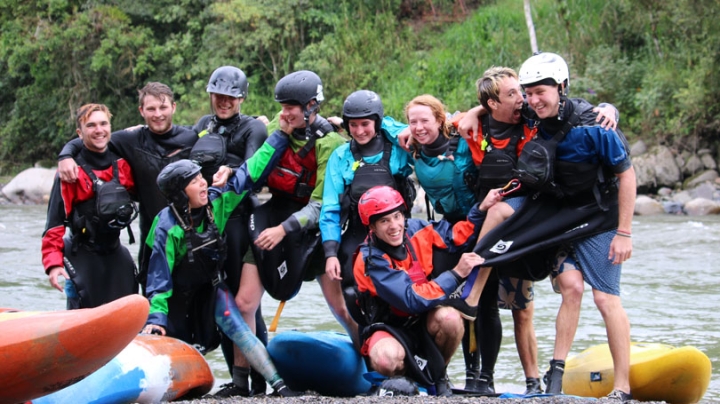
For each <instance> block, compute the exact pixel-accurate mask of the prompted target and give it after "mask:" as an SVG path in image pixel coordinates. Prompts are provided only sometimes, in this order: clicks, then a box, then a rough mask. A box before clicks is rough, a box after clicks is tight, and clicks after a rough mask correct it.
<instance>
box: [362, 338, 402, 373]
mask: <svg viewBox="0 0 720 404" xmlns="http://www.w3.org/2000/svg"><path fill="white" fill-rule="evenodd" d="M368 356H369V357H370V364H371V366H372V368H373V369H375V370H376V371H377V372H378V373H380V374H381V375H383V376H388V377H390V376H397V375H402V374H404V373H405V349H404V348H403V346H402V345H400V342H398V340H396V339H395V338H392V337H388V338H383V339H381V340H379V341H378V342H376V343H375V345H373V346H372V348H370V352H369V353H368Z"/></svg>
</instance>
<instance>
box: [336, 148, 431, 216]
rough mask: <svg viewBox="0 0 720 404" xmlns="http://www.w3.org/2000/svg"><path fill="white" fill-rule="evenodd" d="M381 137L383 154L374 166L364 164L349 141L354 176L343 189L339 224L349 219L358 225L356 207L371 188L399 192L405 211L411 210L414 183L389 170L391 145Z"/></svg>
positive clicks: (360, 155)
mask: <svg viewBox="0 0 720 404" xmlns="http://www.w3.org/2000/svg"><path fill="white" fill-rule="evenodd" d="M379 136H381V137H382V141H383V142H384V143H383V154H382V157H381V158H380V161H378V162H377V163H375V164H368V163H366V162H365V161H364V160H363V158H362V154H361V152H360V149H359V148H358V146H357V143H356V142H355V141H354V140H351V141H350V151H351V152H352V155H353V158H354V159H355V163H354V164H355V165H356V166H357V168H356V169H355V176H354V177H353V180H352V182H351V183H350V185H349V186H347V187H346V189H345V194H344V195H343V198H342V199H341V201H342V202H341V204H342V206H341V212H342V217H341V219H340V224H341V225H342V224H344V223H345V222H346V220H347V219H348V218H350V220H351V223H352V224H355V223H357V224H360V223H361V222H360V216H359V214H358V210H357V206H358V202H359V201H360V198H361V197H362V195H363V194H364V193H365V192H366V191H367V190H369V189H370V188H372V187H375V186H380V185H387V186H389V187H392V188H394V189H396V190H397V191H398V192H400V195H402V197H403V199H404V200H405V205H407V210H408V212H410V211H411V210H412V206H413V203H414V201H415V196H416V195H417V190H416V189H415V183H414V182H413V180H412V179H411V178H409V177H403V176H402V175H399V174H397V175H393V174H392V171H391V170H390V156H391V154H392V143H390V141H389V140H387V139H386V138H385V137H384V136H382V135H379Z"/></svg>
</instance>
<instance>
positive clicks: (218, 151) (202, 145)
mask: <svg viewBox="0 0 720 404" xmlns="http://www.w3.org/2000/svg"><path fill="white" fill-rule="evenodd" d="M213 119H214V117H213ZM209 126H211V127H212V121H211V124H210V125H209ZM221 129H222V130H223V131H222V132H214V131H210V130H208V131H207V132H206V133H204V134H201V135H200V137H199V138H198V141H197V142H195V145H194V146H193V148H192V150H190V160H192V161H194V162H196V163H197V164H198V165H199V166H200V167H202V175H203V178H205V180H206V181H210V183H212V176H213V174H215V173H216V172H217V170H218V169H219V168H220V166H221V165H223V164H225V160H226V159H227V140H226V139H225V136H223V133H225V131H224V129H225V127H221Z"/></svg>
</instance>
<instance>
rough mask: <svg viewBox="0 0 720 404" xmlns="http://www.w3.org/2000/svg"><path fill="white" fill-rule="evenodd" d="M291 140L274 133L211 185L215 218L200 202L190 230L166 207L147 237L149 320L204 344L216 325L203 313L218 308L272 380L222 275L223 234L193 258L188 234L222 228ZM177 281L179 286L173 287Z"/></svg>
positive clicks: (227, 329) (219, 318)
mask: <svg viewBox="0 0 720 404" xmlns="http://www.w3.org/2000/svg"><path fill="white" fill-rule="evenodd" d="M287 145H288V140H287V137H285V136H282V135H273V136H271V137H270V138H268V140H267V142H265V144H264V145H263V146H262V147H261V148H260V149H259V150H258V152H257V153H256V154H255V155H254V156H253V157H251V158H250V159H248V161H246V162H245V163H243V164H242V165H241V166H240V167H239V168H238V169H237V170H236V171H235V175H233V176H232V177H231V178H230V179H229V180H228V185H227V186H226V187H225V188H224V189H222V190H220V189H217V188H210V190H209V193H210V195H209V198H210V200H211V203H210V205H209V206H210V210H211V214H212V220H210V219H209V216H208V214H209V213H207V211H206V208H200V209H198V210H196V211H195V212H193V216H194V217H195V219H194V220H199V222H198V223H195V222H193V225H192V230H187V231H186V230H184V229H183V228H182V227H181V225H180V223H179V222H178V218H177V216H176V215H175V214H174V213H173V210H172V208H171V207H167V208H165V209H164V210H163V211H161V212H160V214H158V216H157V217H156V219H155V222H154V223H153V227H152V229H151V232H150V236H149V237H148V240H147V244H148V246H149V247H151V248H152V255H151V257H150V268H149V272H148V282H147V289H148V297H149V299H150V314H149V316H148V320H147V323H148V324H156V325H160V326H163V327H165V329H166V330H167V332H168V335H170V336H176V337H184V338H186V342H189V343H192V344H200V345H203V344H202V342H203V341H202V340H198V338H197V335H207V334H212V332H213V330H214V329H213V328H212V327H208V324H207V321H203V320H207V316H203V315H202V313H207V312H211V313H214V319H215V322H216V323H217V325H218V326H219V327H220V329H221V330H222V331H223V332H224V333H225V334H226V335H227V336H228V337H229V338H231V339H232V341H233V342H234V343H235V344H236V345H237V346H238V347H239V348H240V349H241V350H242V351H243V354H244V355H245V356H246V358H247V359H248V361H249V362H250V363H251V364H252V366H253V368H255V369H256V370H257V371H259V372H260V373H261V374H262V375H263V377H265V379H266V380H268V381H269V382H270V383H271V384H273V383H274V382H275V381H277V380H279V376H278V374H277V371H276V370H275V368H274V366H273V365H272V362H271V361H270V359H269V356H268V355H267V351H266V350H265V348H264V347H263V346H262V343H261V342H260V341H259V340H258V339H257V338H256V337H255V336H254V335H253V334H252V332H251V331H250V329H249V328H248V326H247V324H245V322H244V321H243V319H242V316H241V315H240V312H239V310H238V309H237V306H236V305H235V300H234V297H233V295H232V294H231V293H230V291H229V290H228V288H227V286H226V285H225V283H224V281H223V280H222V278H223V276H222V272H221V268H220V267H221V264H220V261H221V258H222V257H218V256H217V255H222V253H223V251H221V249H219V248H218V247H216V246H218V245H220V244H221V243H220V242H219V241H220V239H219V238H218V237H215V238H214V239H212V237H210V238H209V239H208V241H210V242H211V243H207V245H205V244H204V247H201V246H198V247H196V248H193V262H190V261H189V254H188V241H190V242H191V246H193V247H194V244H193V243H192V239H188V237H195V234H197V235H199V236H202V235H206V234H208V231H209V230H212V228H216V229H217V232H218V234H222V233H223V232H224V230H225V229H226V227H227V225H228V224H229V221H230V217H231V216H232V214H233V212H234V211H235V209H236V208H237V206H238V205H239V204H241V203H242V202H243V200H245V198H247V196H248V193H249V191H250V189H251V188H252V187H253V186H255V185H256V184H258V183H261V182H262V181H264V179H265V178H266V177H267V175H268V173H269V171H270V167H272V166H273V165H274V164H276V163H277V160H278V159H279V158H280V155H281V154H282V152H283V151H284V150H285V148H286V147H287ZM213 241H216V242H213ZM213 262H214V265H213ZM176 285H177V286H178V288H180V289H181V290H175V287H176ZM214 286H217V287H214ZM208 303H210V304H209V306H210V307H211V309H210V310H208V309H205V310H197V309H198V308H206V307H207V306H208ZM213 306H214V307H213ZM170 308H172V309H173V310H170ZM213 327H214V326H213ZM177 330H181V331H185V333H184V335H173V331H177ZM196 331H197V332H196ZM201 348H205V349H208V348H209V347H208V346H203V347H201Z"/></svg>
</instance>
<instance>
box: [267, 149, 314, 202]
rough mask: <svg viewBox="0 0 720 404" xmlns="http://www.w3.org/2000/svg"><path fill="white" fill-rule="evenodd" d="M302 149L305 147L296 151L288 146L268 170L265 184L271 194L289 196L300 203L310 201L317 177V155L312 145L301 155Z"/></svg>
mask: <svg viewBox="0 0 720 404" xmlns="http://www.w3.org/2000/svg"><path fill="white" fill-rule="evenodd" d="M303 150H305V148H302V149H300V150H299V151H298V152H297V153H296V152H294V151H293V150H292V148H290V147H288V148H287V149H286V150H285V152H284V153H283V155H282V157H280V162H279V163H278V165H277V166H275V168H273V170H272V172H270V176H269V177H268V182H267V185H268V188H269V189H270V193H271V194H272V195H273V196H282V197H284V198H290V199H292V200H294V201H297V202H300V203H302V204H307V203H308V202H309V201H310V195H311V194H312V192H313V190H314V189H315V180H316V177H317V157H316V155H315V148H314V147H313V148H311V149H310V150H309V152H307V153H304V154H305V156H304V157H301V155H300V152H302V151H303Z"/></svg>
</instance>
